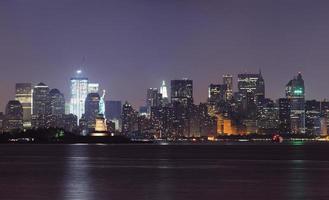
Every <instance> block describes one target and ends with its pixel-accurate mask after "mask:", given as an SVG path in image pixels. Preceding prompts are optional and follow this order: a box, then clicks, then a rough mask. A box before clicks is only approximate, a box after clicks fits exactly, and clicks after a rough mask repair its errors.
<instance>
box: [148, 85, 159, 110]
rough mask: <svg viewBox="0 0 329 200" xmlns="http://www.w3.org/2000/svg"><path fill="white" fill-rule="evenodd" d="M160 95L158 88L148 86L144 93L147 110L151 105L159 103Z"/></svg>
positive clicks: (155, 105)
mask: <svg viewBox="0 0 329 200" xmlns="http://www.w3.org/2000/svg"><path fill="white" fill-rule="evenodd" d="M161 100H162V95H161V93H159V90H158V88H149V89H148V90H147V95H146V107H147V110H148V112H151V108H152V107H157V106H160V105H161Z"/></svg>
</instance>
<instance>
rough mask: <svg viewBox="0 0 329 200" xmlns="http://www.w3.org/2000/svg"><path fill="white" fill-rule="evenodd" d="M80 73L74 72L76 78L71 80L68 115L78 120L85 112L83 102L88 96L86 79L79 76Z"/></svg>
mask: <svg viewBox="0 0 329 200" xmlns="http://www.w3.org/2000/svg"><path fill="white" fill-rule="evenodd" d="M81 73H82V72H81V71H77V72H76V77H73V78H71V81H70V82H71V99H70V113H72V114H74V115H76V116H77V117H78V120H79V119H80V118H81V117H82V114H83V113H84V112H85V100H86V98H87V95H88V78H86V77H83V76H81Z"/></svg>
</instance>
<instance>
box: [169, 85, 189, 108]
mask: <svg viewBox="0 0 329 200" xmlns="http://www.w3.org/2000/svg"><path fill="white" fill-rule="evenodd" d="M171 102H172V103H175V102H178V103H181V104H182V105H185V106H188V105H192V104H193V81H192V80H189V79H182V80H172V81H171Z"/></svg>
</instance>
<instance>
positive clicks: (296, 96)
mask: <svg viewBox="0 0 329 200" xmlns="http://www.w3.org/2000/svg"><path fill="white" fill-rule="evenodd" d="M286 97H287V98H288V99H289V100H290V104H291V113H290V121H291V132H292V133H295V134H301V133H305V86H304V80H303V78H302V74H301V73H298V75H297V77H294V78H293V79H292V80H290V81H289V83H288V84H287V85H286Z"/></svg>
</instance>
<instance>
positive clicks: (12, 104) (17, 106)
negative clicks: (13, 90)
mask: <svg viewBox="0 0 329 200" xmlns="http://www.w3.org/2000/svg"><path fill="white" fill-rule="evenodd" d="M5 114H6V115H5V120H4V129H5V131H7V132H12V131H16V130H21V129H22V128H23V107H22V104H21V103H20V102H19V101H16V100H13V101H9V102H8V104H7V106H6V113H5Z"/></svg>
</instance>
